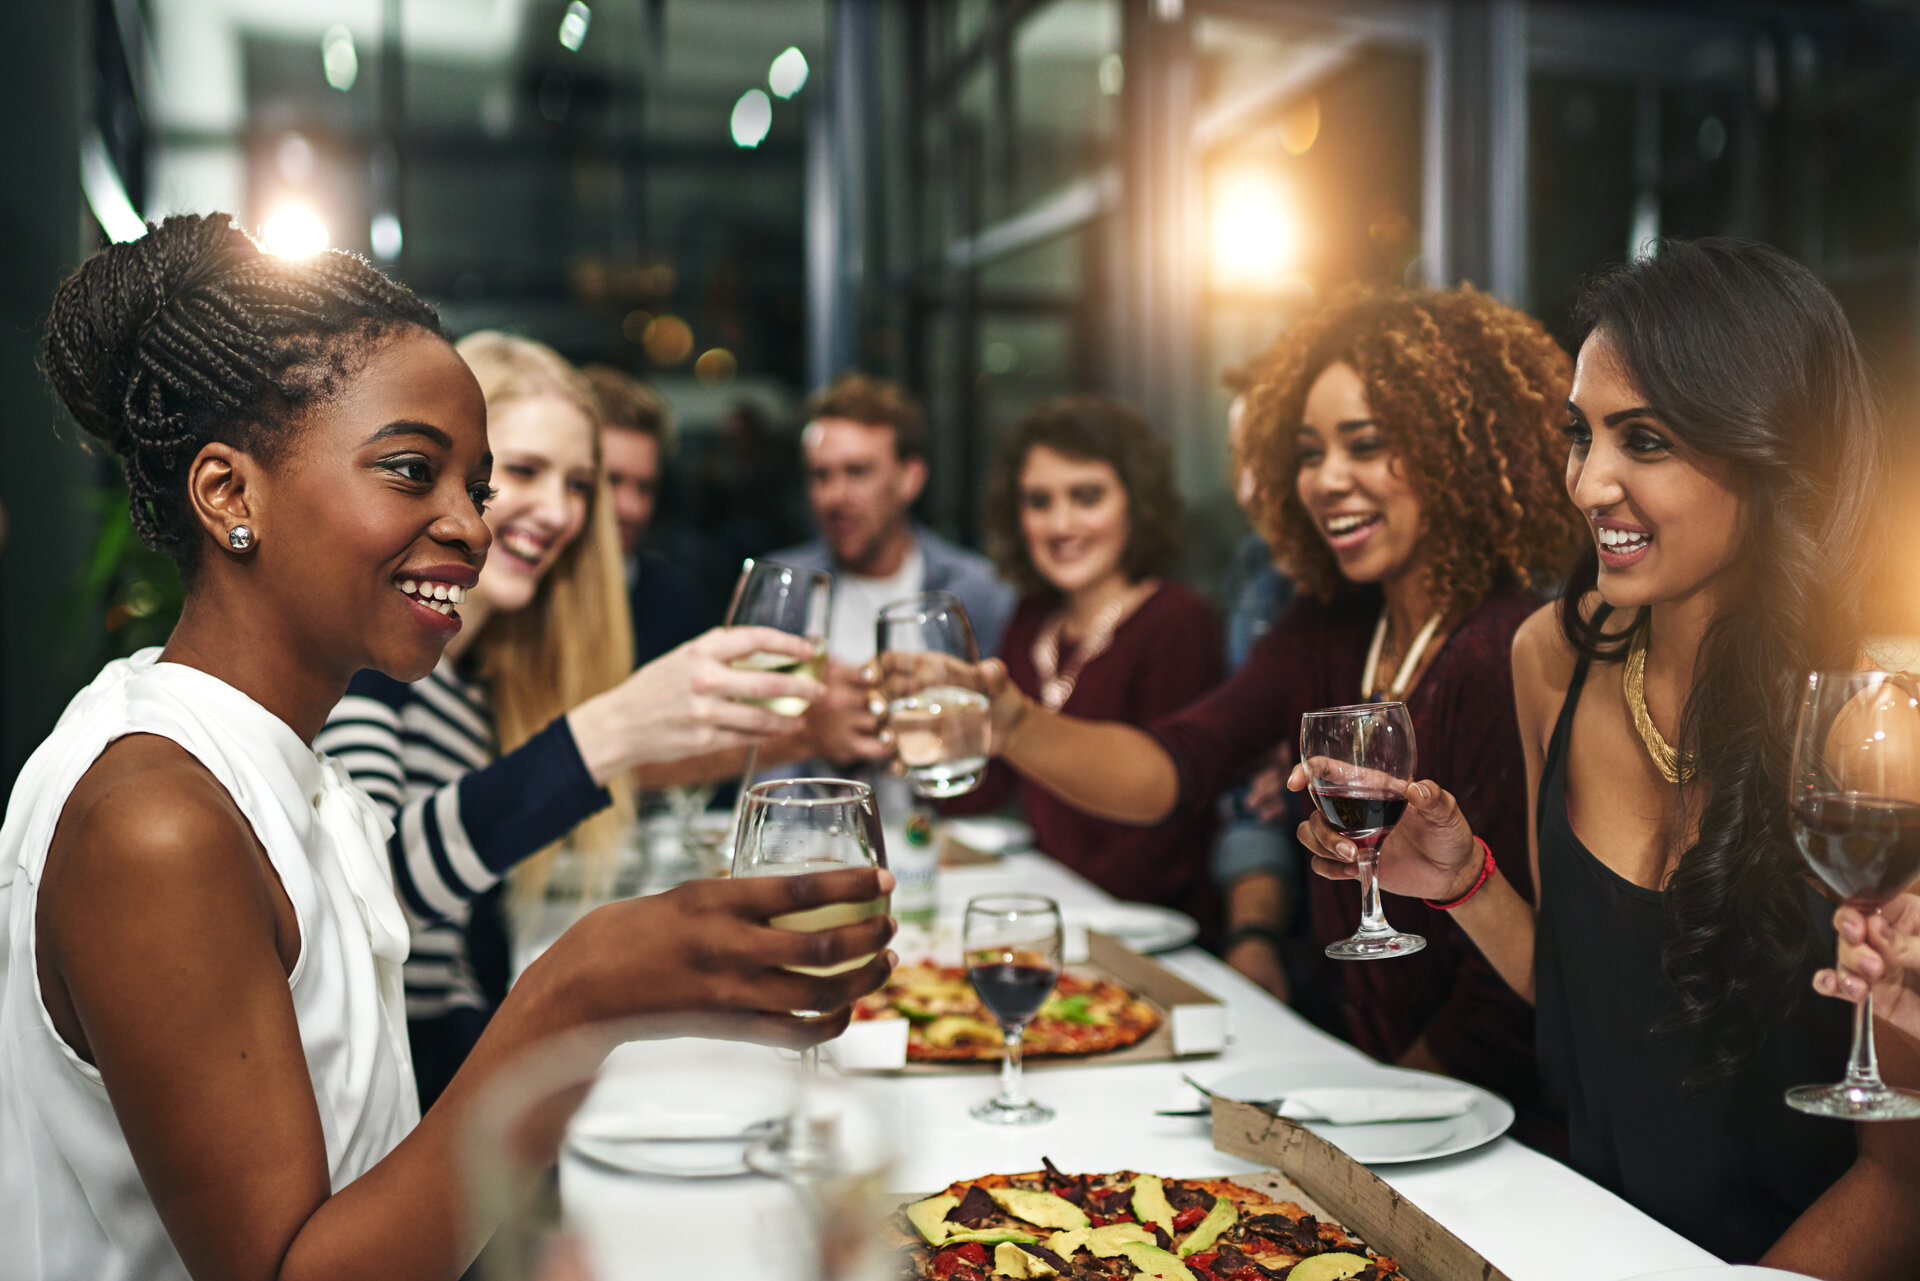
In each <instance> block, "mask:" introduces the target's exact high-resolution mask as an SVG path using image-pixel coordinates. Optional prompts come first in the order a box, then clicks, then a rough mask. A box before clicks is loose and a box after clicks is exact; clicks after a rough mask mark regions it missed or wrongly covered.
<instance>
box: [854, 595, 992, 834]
mask: <svg viewBox="0 0 1920 1281" xmlns="http://www.w3.org/2000/svg"><path fill="white" fill-rule="evenodd" d="M876 631H877V633H878V634H877V636H876V638H875V640H876V645H875V652H876V654H877V655H878V660H877V661H878V666H879V668H880V670H881V671H882V672H885V673H887V674H888V677H889V679H888V680H887V681H886V682H885V689H884V691H883V693H884V698H885V700H886V701H885V706H886V715H887V731H888V735H889V737H890V738H891V739H892V742H893V747H894V751H895V752H896V753H897V755H898V758H899V762H900V765H901V766H902V767H903V768H904V769H905V770H906V773H907V777H908V779H909V780H911V781H912V783H913V790H914V791H915V792H917V793H919V794H920V795H921V796H928V797H935V798H945V797H950V796H961V795H964V794H966V793H967V792H971V791H972V790H973V789H974V788H976V787H978V786H979V785H980V780H981V779H982V778H984V777H985V776H986V771H987V730H988V724H987V711H988V702H987V696H986V695H985V694H983V693H981V692H980V690H979V688H977V684H976V682H975V681H974V680H973V679H972V672H971V671H970V668H971V667H972V665H973V664H976V663H978V662H979V661H980V650H979V647H978V646H977V645H976V644H975V643H974V639H973V624H972V623H971V622H969V621H968V619H967V610H966V607H965V606H964V605H962V604H961V603H960V601H959V598H958V597H955V596H954V595H952V594H951V593H949V592H922V593H920V594H919V595H917V596H909V597H906V598H905V599H904V600H897V601H893V602H890V603H889V604H888V605H886V606H885V607H884V608H882V609H881V611H880V618H879V622H878V624H877V626H876ZM942 659H954V660H957V661H956V662H954V663H945V662H942V661H941V660H942Z"/></svg>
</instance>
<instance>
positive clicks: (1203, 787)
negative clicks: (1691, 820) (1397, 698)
mask: <svg viewBox="0 0 1920 1281" xmlns="http://www.w3.org/2000/svg"><path fill="white" fill-rule="evenodd" d="M1537 606H1538V602H1537V601H1536V600H1534V599H1533V598H1532V597H1530V596H1528V595H1525V594H1524V593H1521V592H1518V591H1508V592H1500V593H1496V594H1495V595H1493V596H1491V597H1489V598H1488V599H1487V600H1486V601H1484V602H1482V603H1481V605H1480V606H1479V608H1477V609H1475V610H1474V611H1473V613H1471V614H1469V615H1468V616H1467V618H1466V621H1465V622H1463V623H1462V624H1461V625H1460V626H1459V627H1458V628H1457V629H1455V630H1454V632H1453V634H1452V635H1450V636H1449V637H1447V639H1446V642H1445V643H1444V644H1443V645H1442V646H1441V648H1440V652H1439V653H1438V654H1436V655H1435V656H1434V659H1433V662H1432V663H1431V664H1430V665H1429V666H1428V668H1427V671H1426V674H1425V675H1423V676H1422V677H1421V678H1420V683H1419V684H1418V685H1416V686H1415V687H1414V689H1413V692H1412V693H1411V694H1409V695H1408V697H1407V700H1406V701H1407V709H1408V711H1409V712H1410V713H1411V715H1412V717H1413V726H1414V739H1415V745H1416V746H1417V748H1418V751H1419V761H1418V766H1417V770H1418V774H1419V777H1421V778H1430V779H1433V780H1435V781H1436V782H1438V783H1439V784H1440V785H1441V786H1442V787H1444V788H1447V789H1448V790H1449V791H1451V792H1452V793H1453V794H1454V796H1455V797H1456V798H1458V800H1459V802H1460V808H1461V810H1462V811H1464V812H1465V814H1466V816H1467V819H1468V821H1469V822H1471V823H1472V824H1473V830H1474V832H1475V833H1476V834H1478V835H1479V836H1480V837H1482V838H1483V839H1484V840H1485V841H1486V842H1487V844H1488V845H1489V846H1490V847H1492V849H1493V851H1494V854H1495V856H1496V857H1497V858H1498V859H1499V861H1500V871H1501V874H1502V875H1504V876H1505V877H1506V878H1507V879H1508V880H1509V881H1511V882H1512V883H1513V886H1514V888H1515V889H1517V890H1519V891H1520V893H1521V894H1522V895H1524V896H1525V897H1526V898H1528V899H1529V900H1530V899H1532V897H1533V884H1532V877H1531V874H1530V870H1529V867H1528V863H1527V783H1526V767H1525V763H1524V760H1523V758H1522V756H1521V751H1520V728H1519V724H1518V721H1517V720H1516V717H1515V714H1514V708H1513V660H1512V645H1513V634H1514V632H1515V631H1516V630H1518V628H1519V626H1520V624H1521V622H1523V621H1524V620H1525V619H1526V617H1527V615H1528V614H1530V613H1531V612H1532V611H1533V610H1534V609H1535V608H1536V607H1537ZM1380 608H1381V606H1380V595H1379V593H1378V592H1377V591H1374V590H1368V591H1363V592H1352V593H1349V594H1347V595H1345V596H1343V597H1342V598H1340V599H1338V600H1336V601H1335V602H1333V603H1331V604H1328V603H1325V602H1322V601H1318V600H1313V599H1310V598H1306V597H1300V598H1296V599H1295V600H1294V602H1293V605H1292V607H1291V608H1290V609H1289V610H1288V611H1287V613H1286V614H1285V615H1284V616H1283V617H1282V618H1281V620H1280V622H1279V623H1277V624H1275V626H1274V627H1273V629H1272V630H1271V631H1269V632H1268V633H1267V634H1266V635H1265V636H1263V637H1262V638H1261V639H1260V640H1259V642H1258V643H1256V644H1255V646H1254V648H1253V650H1252V652H1251V653H1250V654H1248V656H1247V661H1246V662H1245V664H1243V665H1242V666H1241V668H1240V669H1239V671H1237V672H1236V673H1234V675H1233V677H1232V678H1231V679H1230V680H1228V682H1227V683H1226V684H1225V685H1223V686H1221V687H1220V688H1219V689H1218V690H1215V691H1214V692H1213V694H1212V695H1210V696H1209V697H1207V698H1205V699H1203V700H1201V701H1200V702H1198V703H1196V704H1194V705H1193V706H1192V707H1189V708H1187V709H1186V710H1184V711H1182V712H1180V713H1178V714H1176V715H1173V716H1169V717H1166V718H1164V719H1162V720H1159V721H1157V722H1155V723H1154V724H1152V725H1151V726H1149V727H1148V728H1149V730H1150V732H1151V733H1152V734H1153V735H1154V736H1155V737H1156V738H1158V739H1159V740H1160V742H1161V744H1162V745H1163V746H1164V747H1165V748H1166V749H1167V751H1168V753H1170V754H1171V755H1172V757H1173V759H1174V763H1175V765H1176V766H1177V768H1178V769H1179V771H1180V798H1181V812H1183V813H1199V812H1204V811H1207V810H1210V809H1211V802H1212V800H1213V798H1214V796H1216V795H1217V794H1218V793H1219V792H1220V791H1221V790H1222V789H1224V788H1226V787H1229V786H1231V785H1232V784H1234V783H1236V782H1238V781H1239V780H1240V779H1241V777H1242V776H1243V775H1244V774H1245V773H1246V772H1247V770H1248V769H1249V767H1250V766H1251V765H1252V764H1253V763H1254V762H1255V761H1256V759H1257V758H1258V757H1259V756H1260V755H1261V754H1262V753H1263V752H1266V751H1267V750H1268V749H1270V748H1272V747H1273V746H1274V745H1275V744H1276V743H1278V742H1281V741H1292V742H1294V744H1295V748H1294V752H1293V753H1291V754H1294V755H1297V752H1298V747H1297V740H1298V736H1299V733H1300V716H1301V713H1303V712H1308V711H1312V710H1314V709H1315V708H1321V707H1337V706H1339V705H1341V704H1344V703H1356V702H1359V701H1360V698H1361V694H1360V669H1361V668H1362V667H1363V666H1365V664H1366V653H1367V646H1368V642H1369V641H1370V640H1371V639H1372V634H1373V628H1374V624H1375V623H1376V622H1377V621H1378V619H1379V617H1380ZM1307 880H1308V882H1309V888H1308V904H1309V911H1310V921H1311V925H1312V929H1313V934H1314V937H1315V939H1316V940H1317V941H1318V942H1319V943H1321V944H1326V943H1331V942H1334V941H1336V940H1338V939H1341V938H1344V937H1346V936H1347V935H1349V934H1351V933H1353V931H1354V929H1355V928H1357V927H1358V926H1359V924H1360V891H1359V888H1358V886H1356V885H1354V884H1352V883H1350V882H1340V883H1336V882H1333V881H1329V880H1326V879H1324V878H1322V877H1318V876H1311V875H1310V876H1308V877H1307ZM1381 899H1382V901H1383V904H1384V906H1385V909H1386V914H1387V920H1388V921H1390V922H1391V923H1392V924H1393V925H1394V926H1395V927H1396V928H1398V929H1401V930H1405V931H1407V932H1408V933H1412V934H1419V935H1422V936H1424V937H1425V938H1426V940H1427V947H1426V950H1425V951H1423V952H1420V953H1417V954H1416V955H1414V956H1410V957H1399V958H1394V959H1391V960H1383V961H1345V962H1336V963H1333V964H1334V969H1335V973H1336V974H1337V975H1338V976H1339V977H1340V979H1341V980H1342V981H1343V983H1344V985H1345V991H1344V993H1343V999H1342V1006H1343V1012H1344V1016H1345V1024H1346V1026H1345V1032H1346V1036H1347V1039H1348V1040H1350V1041H1352V1042H1353V1043H1354V1044H1355V1045H1357V1046H1359V1047H1360V1048H1361V1049H1362V1050H1365V1051H1366V1052H1367V1053H1368V1054H1371V1055H1373V1056H1374V1057H1375V1058H1378V1059H1383V1060H1386V1061H1388V1062H1391V1061H1393V1060H1394V1059H1397V1058H1398V1057H1399V1056H1400V1055H1401V1054H1402V1053H1403V1052H1404V1051H1405V1050H1406V1049H1407V1047H1409V1046H1410V1045H1412V1044H1413V1043H1414V1041H1415V1040H1417V1039H1418V1038H1419V1037H1421V1036H1422V1035H1423V1034H1424V1035H1425V1037H1426V1039H1427V1044H1428V1046H1429V1047H1431V1049H1432V1050H1433V1053H1434V1056H1435V1057H1436V1058H1437V1059H1439V1061H1440V1062H1441V1064H1443V1065H1444V1066H1445V1068H1446V1070H1447V1071H1448V1072H1449V1073H1450V1074H1452V1075H1454V1076H1457V1077H1460V1078H1461V1079H1463V1080H1467V1081H1473V1082H1476V1083H1478V1084H1481V1085H1484V1086H1487V1087H1488V1088H1490V1089H1493V1090H1497V1091H1499V1092H1500V1093H1502V1094H1505V1095H1506V1096H1507V1097H1508V1098H1511V1099H1513V1100H1514V1101H1515V1102H1516V1103H1519V1104H1522V1105H1523V1106H1524V1105H1526V1104H1528V1103H1530V1102H1531V1100H1532V1097H1533V1096H1534V1093H1535V1089H1536V1086H1535V1072H1534V1061H1533V1009H1532V1007H1531V1006H1529V1005H1528V1004H1527V1003H1526V1002H1525V1001H1523V1000H1521V999H1520V997H1519V996H1517V995H1515V994H1514V992H1513V990H1512V989H1511V988H1509V987H1508V986H1507V985H1506V983H1505V982H1504V981H1503V980H1502V979H1501V978H1500V976H1499V974H1498V973H1496V972H1495V971H1494V969H1493V967H1492V966H1491V965H1489V964H1488V963H1487V961H1486V958H1485V957H1483V956H1482V955H1481V954H1480V951H1479V949H1478V948H1476V947H1475V946H1474V945H1473V943H1472V942H1471V941H1469V940H1468V938H1467V936H1466V935H1465V933H1463V932H1462V931H1461V930H1460V928H1459V927H1458V926H1456V925H1454V923H1453V922H1452V920H1451V919H1449V918H1448V916H1447V914H1446V913H1445V912H1440V911H1436V910H1434V909H1433V908H1430V907H1428V906H1426V905H1425V904H1424V903H1422V902H1421V901H1420V900H1419V899H1417V898H1401V897H1400V896H1398V895H1394V894H1382V895H1381Z"/></svg>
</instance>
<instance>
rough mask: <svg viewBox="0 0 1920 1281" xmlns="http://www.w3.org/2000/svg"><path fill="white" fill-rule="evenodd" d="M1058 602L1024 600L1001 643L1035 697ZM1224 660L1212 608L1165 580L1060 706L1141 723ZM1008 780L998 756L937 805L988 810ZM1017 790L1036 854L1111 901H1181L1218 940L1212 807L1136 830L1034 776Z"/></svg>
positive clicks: (1010, 667) (1169, 708) (1067, 662)
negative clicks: (970, 788) (977, 780)
mask: <svg viewBox="0 0 1920 1281" xmlns="http://www.w3.org/2000/svg"><path fill="white" fill-rule="evenodd" d="M1054 607H1055V602H1054V600H1053V599H1051V598H1049V597H1047V596H1043V595H1040V594H1038V593H1035V594H1031V595H1028V596H1026V597H1025V598H1023V599H1022V600H1021V601H1020V605H1019V607H1018V608H1017V609H1016V610H1015V611H1014V615H1013V621H1012V622H1010V623H1009V624H1007V632H1006V638H1005V639H1004V640H1003V641H1001V643H1000V654H1001V657H1002V658H1004V659H1005V660H1006V664H1007V674H1008V676H1010V677H1011V678H1012V679H1013V683H1014V684H1015V685H1017V686H1019V687H1020V688H1021V689H1022V690H1024V691H1026V693H1027V694H1028V696H1029V697H1034V698H1038V697H1039V690H1040V677H1039V674H1038V673H1037V672H1036V671H1035V670H1034V665H1033V642H1034V638H1035V637H1037V636H1038V635H1039V634H1040V628H1041V626H1042V624H1044V623H1045V622H1046V620H1047V616H1048V615H1049V614H1050V613H1052V612H1053V609H1054ZM1060 651H1061V652H1060V669H1061V670H1062V671H1066V670H1069V669H1070V668H1071V666H1072V662H1073V652H1074V651H1073V647H1071V646H1068V645H1065V644H1062V645H1061V647H1060ZM1224 668H1225V660H1224V658H1223V649H1222V642H1221V638H1220V623H1219V620H1218V619H1217V618H1215V617H1214V613H1213V609H1212V607H1211V606H1209V605H1208V604H1207V602H1206V601H1205V600H1204V599H1202V597H1201V596H1200V594H1199V593H1198V592H1196V591H1194V590H1193V589H1192V588H1190V587H1186V586H1183V585H1182V584H1180V583H1175V582H1170V581H1169V582H1162V583H1161V585H1160V587H1159V588H1158V589H1157V590H1155V592H1154V593H1153V595H1151V596H1149V597H1147V599H1146V600H1145V601H1144V602H1143V603H1142V604H1141V605H1140V607H1139V608H1138V609H1136V610H1134V611H1133V613H1132V614H1130V615H1128V616H1127V618H1126V619H1125V620H1124V621H1123V622H1121V624H1120V626H1119V627H1118V628H1116V629H1115V630H1114V633H1113V640H1112V643H1111V644H1109V645H1108V646H1107V648H1106V649H1105V650H1104V651H1102V652H1101V653H1100V654H1097V655H1095V656H1094V658H1093V659H1092V660H1091V661H1090V662H1088V663H1087V665H1086V666H1085V667H1083V668H1082V669H1081V670H1080V677H1079V680H1078V682H1077V683H1076V684H1075V685H1074V687H1073V693H1072V694H1071V695H1070V696H1069V697H1068V698H1067V701H1066V704H1065V705H1064V706H1063V707H1062V708H1061V709H1060V710H1061V711H1062V712H1065V713H1067V714H1069V715H1072V716H1077V717H1080V718H1081V719H1083V720H1090V721H1122V722H1125V723H1126V724H1129V725H1142V726H1144V725H1146V724H1147V723H1148V722H1149V721H1152V720H1155V719H1156V718H1158V717H1162V716H1165V715H1167V714H1168V713H1170V712H1175V711H1178V710H1179V709H1180V708H1182V707H1185V706H1187V705H1188V704H1189V703H1191V702H1193V701H1194V700H1195V699H1196V698H1199V697H1200V696H1201V695H1202V694H1205V693H1206V692H1207V691H1208V690H1210V689H1212V688H1213V687H1214V686H1216V685H1218V684H1219V683H1220V678H1221V676H1222V675H1223V674H1224ZM1015 782H1016V778H1015V773H1014V771H1013V770H1012V769H1011V768H1010V767H1008V766H1007V765H1006V764H1005V763H1004V762H1001V761H998V760H996V761H994V762H993V765H992V766H991V767H990V768H989V769H988V771H987V777H986V779H985V781H984V782H982V784H981V785H980V787H979V789H978V790H977V791H975V792H974V793H973V794H972V795H970V796H968V797H966V798H965V800H964V801H963V802H961V803H960V804H958V805H956V804H953V803H949V804H947V805H943V806H942V807H941V808H942V809H943V810H946V811H948V812H963V813H979V812H980V811H982V810H989V809H993V808H996V807H997V806H998V805H1000V804H1001V803H1002V802H1003V801H1004V800H1005V799H1006V797H1007V795H1008V794H1009V792H1010V791H1011V789H1012V788H1013V786H1014V784H1015ZM1020 793H1021V797H1022V800H1023V801H1024V803H1025V806H1026V815H1027V822H1028V824H1029V825H1030V826H1032V828H1033V839H1034V844H1035V846H1036V847H1038V848H1039V849H1040V850H1042V851H1043V852H1045V853H1046V854H1048V855H1050V856H1052V857H1053V858H1056V859H1058V860H1059V861H1060V862H1062V863H1065V864H1066V865H1067V866H1068V867H1070V868H1072V869H1073V870H1074V871H1076V872H1078V873H1080V874H1081V875H1082V876H1084V877H1086V878H1087V879H1088V880H1090V881H1092V882H1093V883H1094V884H1095V885H1098V886H1099V887H1100V888H1101V889H1103V890H1105V891H1107V893H1109V894H1112V895H1114V896H1115V897H1117V898H1122V899H1129V900H1133V901H1136V902H1144V903H1163V904H1165V905H1167V906H1168V907H1175V908H1179V909H1180V910H1181V911H1183V912H1186V913H1188V914H1189V915H1191V916H1193V918H1194V919H1195V920H1197V921H1198V922H1200V927H1201V930H1202V936H1203V937H1204V938H1209V939H1210V938H1214V937H1216V936H1217V934H1218V931H1219V914H1220V910H1219V904H1218V900H1217V899H1216V898H1215V896H1214V893H1213V887H1212V878H1211V877H1209V876H1208V874H1207V869H1208V866H1209V864H1208V858H1209V853H1208V851H1209V850H1211V849H1212V848H1213V833H1214V815H1213V807H1212V806H1210V805H1206V806H1195V807H1194V808H1193V810H1192V811H1191V812H1187V813H1183V814H1181V815H1178V816H1176V818H1175V819H1174V821H1171V822H1168V823H1163V824H1161V825H1159V826H1157V827H1134V826H1131V825H1128V824H1125V823H1110V822H1108V821H1106V820H1105V819H1099V818H1094V817H1092V816H1091V815H1089V814H1087V813H1086V812H1085V811H1084V810H1078V809H1075V808H1074V807H1073V806H1071V805H1069V804H1067V803H1066V802H1065V801H1063V800H1061V799H1060V798H1059V797H1057V796H1055V795H1054V794H1053V793H1051V792H1049V791H1046V790H1045V789H1044V788H1041V787H1038V786H1035V785H1033V784H1031V783H1028V784H1025V785H1024V786H1022V787H1021V788H1020Z"/></svg>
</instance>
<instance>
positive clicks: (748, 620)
mask: <svg viewBox="0 0 1920 1281" xmlns="http://www.w3.org/2000/svg"><path fill="white" fill-rule="evenodd" d="M832 609H833V576H832V575H831V574H822V573H818V572H816V571H813V570H806V569H795V568H794V567H793V566H791V565H782V564H779V563H777V562H775V561H770V560H759V561H757V560H752V559H749V560H746V561H743V562H742V563H741V566H740V580H739V581H738V582H737V583H735V584H734V587H733V602H732V604H730V605H729V606H728V607H727V623H726V625H727V626H728V627H771V628H773V629H775V630H776V631H782V632H791V633H793V634H794V635H795V636H798V637H800V638H801V639H803V640H805V641H807V642H808V643H809V644H811V645H812V646H813V654H812V656H811V657H808V658H795V657H793V656H792V655H791V654H775V653H771V652H768V651H765V650H762V651H760V652H758V653H754V654H748V655H747V656H746V657H745V658H737V659H735V660H734V661H733V664H732V665H733V667H734V668H735V669H737V670H739V671H746V672H777V673H780V674H781V675H786V676H811V677H812V678H813V679H814V680H816V681H824V680H826V676H827V621H828V618H829V617H830V616H831V612H832ZM742 701H744V702H748V703H752V704H753V705H754V706H756V707H764V708H766V709H767V710H768V711H770V712H776V713H778V714H779V715H781V716H799V715H801V714H802V713H803V712H805V711H806V710H807V700H806V699H804V698H767V699H744V700H742Z"/></svg>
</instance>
